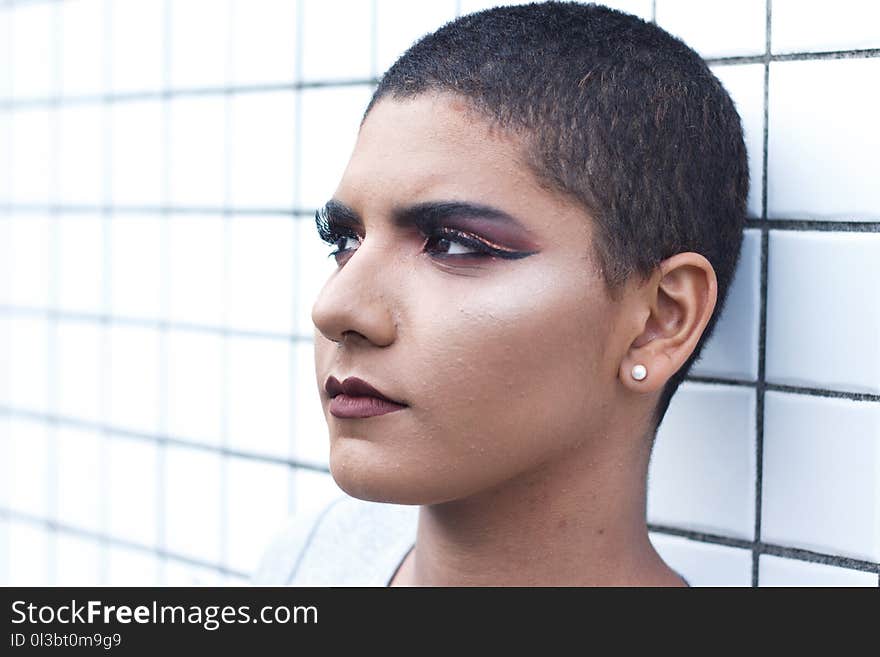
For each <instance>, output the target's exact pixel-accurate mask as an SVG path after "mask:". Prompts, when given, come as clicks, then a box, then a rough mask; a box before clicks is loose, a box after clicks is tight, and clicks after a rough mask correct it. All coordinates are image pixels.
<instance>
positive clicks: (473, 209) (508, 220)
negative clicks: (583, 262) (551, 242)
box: [324, 199, 531, 233]
mask: <svg viewBox="0 0 880 657" xmlns="http://www.w3.org/2000/svg"><path fill="white" fill-rule="evenodd" d="M324 210H325V211H326V213H327V215H328V216H331V217H333V218H334V219H335V220H336V221H340V222H342V223H344V224H348V225H356V226H363V220H362V219H361V216H360V215H359V214H358V213H357V212H356V211H355V210H353V209H352V208H350V207H349V206H347V205H346V204H345V203H343V202H342V201H339V200H338V199H330V200H329V201H327V203H326V204H325V205H324ZM464 217H469V218H474V219H485V220H488V221H490V222H497V223H498V224H506V225H508V226H512V227H516V228H518V229H520V230H522V231H523V232H526V233H530V232H531V231H529V229H528V228H526V227H525V226H524V225H523V224H522V222H520V221H519V220H518V219H516V218H515V217H514V216H512V215H510V214H508V213H507V212H504V211H503V210H499V209H498V208H496V207H493V206H491V205H485V204H482V203H471V202H468V201H426V202H424V203H416V204H414V205H407V206H397V207H395V208H393V209H392V211H391V221H392V223H393V224H394V225H395V226H397V227H398V228H405V227H407V226H418V227H420V228H425V227H427V226H432V225H434V224H436V223H438V222H440V221H443V220H448V219H457V218H464Z"/></svg>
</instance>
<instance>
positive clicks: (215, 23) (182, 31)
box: [168, 0, 230, 88]
mask: <svg viewBox="0 0 880 657" xmlns="http://www.w3.org/2000/svg"><path fill="white" fill-rule="evenodd" d="M168 6H169V7H170V9H171V37H170V38H171V86H172V87H177V88H180V87H186V88H193V87H195V88H199V87H218V86H222V85H224V84H226V80H227V68H228V60H229V29H230V28H229V19H230V13H229V8H230V3H229V2H228V0H221V1H218V0H175V2H172V3H169V5H168Z"/></svg>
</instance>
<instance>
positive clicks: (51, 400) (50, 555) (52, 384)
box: [45, 5, 64, 585]
mask: <svg viewBox="0 0 880 657" xmlns="http://www.w3.org/2000/svg"><path fill="white" fill-rule="evenodd" d="M52 9H53V11H52V16H51V19H50V20H51V23H52V24H51V26H50V28H49V29H50V32H52V41H53V43H52V47H51V55H50V56H51V59H52V65H51V66H52V77H53V80H52V88H54V89H56V90H58V91H59V92H60V91H61V89H62V81H61V77H62V76H61V73H62V67H61V64H62V62H61V48H60V47H59V46H58V44H59V43H60V42H61V38H62V36H63V34H64V25H63V15H62V13H61V9H60V5H56V6H55V7H53V8H52ZM60 110H61V102H60V101H59V102H53V103H51V104H50V107H49V114H50V116H51V117H52V118H51V121H50V130H49V150H50V152H51V153H52V160H53V164H52V166H51V169H50V172H49V186H48V187H49V188H48V190H47V191H48V198H50V199H52V198H59V197H60V196H61V193H60V192H61V185H60V180H59V179H60V172H59V170H58V169H59V167H58V161H59V155H60V154H61V144H60V134H61V126H60V121H59V116H60ZM59 221H60V217H59V216H58V214H57V213H56V212H49V216H48V226H47V231H48V244H47V245H46V246H47V256H48V258H49V271H48V305H49V307H52V306H53V305H55V304H56V303H57V300H58V297H59V292H58V257H57V256H58V250H59V249H58V243H59V233H60V229H59ZM58 324H59V322H58V320H57V319H55V318H49V319H48V321H47V327H46V329H47V330H46V338H47V344H46V350H47V353H46V368H47V374H48V378H47V379H46V381H47V388H48V389H47V399H46V402H47V404H46V405H47V407H48V408H49V409H50V410H52V411H55V410H57V408H58V396H59V390H58V381H57V379H56V378H55V377H54V376H53V373H54V372H53V371H54V369H55V368H56V359H57V357H58V353H57V348H56V347H57V343H58ZM45 428H46V440H47V445H46V448H47V449H46V452H47V464H46V471H47V476H46V482H45V485H46V487H47V509H46V512H47V515H48V517H49V518H57V517H58V425H57V424H56V423H54V422H49V423H47V425H46V427H45ZM46 557H47V561H48V563H47V569H46V573H47V581H48V582H49V584H50V585H55V584H56V583H57V576H58V572H57V571H58V568H57V563H58V533H57V532H56V531H50V532H48V536H47V550H46Z"/></svg>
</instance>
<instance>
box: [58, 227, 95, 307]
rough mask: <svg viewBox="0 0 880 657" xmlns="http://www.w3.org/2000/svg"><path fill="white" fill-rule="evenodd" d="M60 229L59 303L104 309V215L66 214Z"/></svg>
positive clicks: (66, 305)
mask: <svg viewBox="0 0 880 657" xmlns="http://www.w3.org/2000/svg"><path fill="white" fill-rule="evenodd" d="M56 226H57V231H58V233H57V234H58V259H57V260H56V267H57V271H58V276H57V278H56V282H57V284H58V307H59V309H61V310H66V311H71V312H85V313H100V312H102V311H103V304H104V219H103V217H101V216H100V215H97V214H89V215H80V214H72V213H71V214H63V215H61V216H60V217H59V219H58V222H57V224H56Z"/></svg>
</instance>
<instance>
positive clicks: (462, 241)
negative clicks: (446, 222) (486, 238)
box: [425, 229, 490, 257]
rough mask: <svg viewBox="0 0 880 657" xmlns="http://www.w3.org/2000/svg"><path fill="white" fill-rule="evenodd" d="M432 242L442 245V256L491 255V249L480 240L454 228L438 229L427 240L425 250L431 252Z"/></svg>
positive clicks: (439, 252) (440, 251) (440, 252)
mask: <svg viewBox="0 0 880 657" xmlns="http://www.w3.org/2000/svg"><path fill="white" fill-rule="evenodd" d="M430 244H437V245H439V246H440V249H439V251H438V255H440V256H467V257H481V256H487V255H490V253H489V250H488V249H487V248H486V246H485V245H484V244H483V243H482V242H480V241H479V240H475V239H471V238H469V237H465V236H464V234H463V233H460V232H458V231H454V230H449V229H446V230H438V231H435V232H434V233H432V234H431V235H429V236H428V239H427V240H426V241H425V251H427V252H428V253H431V252H432V250H431V249H429V248H428V246H429V245H430Z"/></svg>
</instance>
